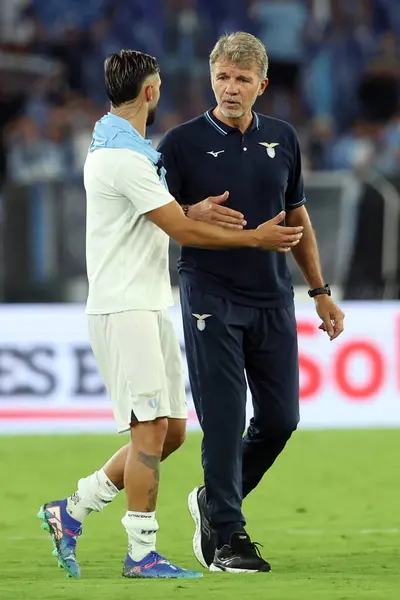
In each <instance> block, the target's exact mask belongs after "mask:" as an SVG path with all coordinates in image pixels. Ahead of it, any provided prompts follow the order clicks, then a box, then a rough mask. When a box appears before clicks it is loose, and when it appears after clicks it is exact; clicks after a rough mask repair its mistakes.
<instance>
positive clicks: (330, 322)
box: [314, 294, 344, 341]
mask: <svg viewBox="0 0 400 600" xmlns="http://www.w3.org/2000/svg"><path fill="white" fill-rule="evenodd" d="M314 300H315V308H316V309H317V313H318V316H319V317H320V318H321V319H322V323H321V325H320V326H319V329H321V330H322V331H326V333H327V334H328V335H329V339H330V340H331V341H332V340H334V339H335V338H337V337H338V335H340V334H341V333H342V331H343V329H344V322H343V321H344V312H343V311H342V310H341V309H340V308H339V307H338V306H336V304H335V303H334V301H333V300H332V298H331V297H330V296H328V295H327V294H321V295H320V296H315V298H314Z"/></svg>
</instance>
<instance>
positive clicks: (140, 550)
mask: <svg viewBox="0 0 400 600" xmlns="http://www.w3.org/2000/svg"><path fill="white" fill-rule="evenodd" d="M121 523H122V525H123V526H124V527H125V529H126V533H127V534H128V554H129V556H130V557H131V559H132V560H134V561H135V562H139V561H140V560H142V559H143V558H144V557H145V556H146V555H147V554H149V552H152V551H153V550H155V549H156V537H157V531H158V523H157V520H156V513H155V512H148V513H142V512H135V511H132V510H128V511H127V513H126V515H125V516H124V517H123V519H122V521H121Z"/></svg>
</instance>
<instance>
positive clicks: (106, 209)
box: [84, 148, 173, 314]
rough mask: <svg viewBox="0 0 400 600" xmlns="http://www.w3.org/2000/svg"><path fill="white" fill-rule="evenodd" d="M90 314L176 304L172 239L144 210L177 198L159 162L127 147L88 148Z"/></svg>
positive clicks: (149, 209) (87, 242)
mask: <svg viewBox="0 0 400 600" xmlns="http://www.w3.org/2000/svg"><path fill="white" fill-rule="evenodd" d="M84 184H85V189H86V198H87V221H86V265H87V274H88V280H89V296H88V300H87V305H86V312H87V313H89V314H109V313H117V312H123V311H127V310H135V309H136V310H163V309H165V308H166V307H168V306H171V305H172V304H173V297H172V290H171V281H170V275H169V259H168V248H169V237H168V235H167V234H166V233H164V231H162V230H161V229H160V228H159V227H157V226H156V225H155V224H154V223H152V222H151V221H149V220H148V219H147V218H146V216H145V213H147V212H149V211H151V210H154V209H156V208H160V207H161V206H164V205H166V204H168V203H169V202H171V201H173V197H172V196H171V194H170V193H169V192H168V190H167V189H166V188H165V186H164V184H163V183H162V182H161V181H160V178H159V176H158V174H157V171H156V167H155V166H154V164H153V163H152V162H151V161H150V160H149V159H148V158H147V157H146V156H144V155H143V154H140V153H139V152H135V151H133V150H128V149H116V148H101V149H97V150H95V151H94V152H89V154H88V156H87V159H86V163H85V167H84Z"/></svg>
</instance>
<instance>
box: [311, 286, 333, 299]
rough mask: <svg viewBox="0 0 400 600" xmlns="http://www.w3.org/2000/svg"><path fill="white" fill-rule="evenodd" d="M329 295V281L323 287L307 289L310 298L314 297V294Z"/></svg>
mask: <svg viewBox="0 0 400 600" xmlns="http://www.w3.org/2000/svg"><path fill="white" fill-rule="evenodd" d="M324 294H325V295H327V296H330V295H331V288H330V287H329V283H326V284H325V285H324V287H323V288H315V289H314V290H308V295H309V296H310V298H315V296H322V295H324Z"/></svg>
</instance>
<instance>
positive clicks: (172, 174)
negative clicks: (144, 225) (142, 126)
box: [157, 131, 247, 229]
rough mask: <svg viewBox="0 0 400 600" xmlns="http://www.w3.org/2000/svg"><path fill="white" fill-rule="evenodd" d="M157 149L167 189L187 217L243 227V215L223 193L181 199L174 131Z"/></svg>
mask: <svg viewBox="0 0 400 600" xmlns="http://www.w3.org/2000/svg"><path fill="white" fill-rule="evenodd" d="M157 150H158V151H159V152H161V154H162V156H163V162H164V166H165V168H166V170H167V182H168V189H169V191H170V193H171V194H172V196H173V197H174V198H175V200H177V202H179V204H180V205H181V206H182V209H184V210H185V214H186V216H187V217H188V218H189V219H192V220H193V221H203V222H204V223H212V224H213V225H220V226H222V227H228V228H229V229H243V227H245V225H246V224H247V222H246V221H245V219H244V215H243V214H242V213H240V212H238V211H236V210H232V209H231V208H228V207H227V206H223V203H224V202H225V201H226V198H225V197H224V195H221V196H214V197H211V198H206V199H205V200H202V201H201V202H197V203H196V204H184V203H183V202H182V200H181V190H182V187H183V181H182V168H181V165H180V164H179V156H178V152H177V148H176V136H175V132H174V131H169V132H168V133H167V134H166V135H165V136H164V137H163V138H162V140H161V141H160V143H159V145H158V147H157Z"/></svg>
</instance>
